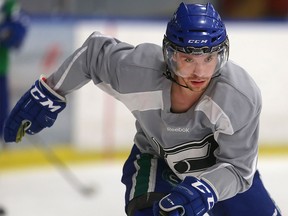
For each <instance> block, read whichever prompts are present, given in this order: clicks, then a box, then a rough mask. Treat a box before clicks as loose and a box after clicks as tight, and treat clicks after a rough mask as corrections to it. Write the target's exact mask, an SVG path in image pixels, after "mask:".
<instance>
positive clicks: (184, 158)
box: [152, 134, 219, 175]
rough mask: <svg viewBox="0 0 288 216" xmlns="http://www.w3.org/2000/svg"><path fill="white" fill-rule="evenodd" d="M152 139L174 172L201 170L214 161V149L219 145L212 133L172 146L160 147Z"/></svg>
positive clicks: (186, 172) (183, 172) (184, 172)
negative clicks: (196, 139) (199, 138)
mask: <svg viewBox="0 0 288 216" xmlns="http://www.w3.org/2000/svg"><path fill="white" fill-rule="evenodd" d="M152 139H153V140H154V142H155V143H156V144H157V146H158V148H159V152H160V154H161V156H162V157H163V158H165V159H166V161H167V163H168V165H169V166H170V168H171V169H172V170H173V171H174V172H175V173H176V174H180V175H181V174H184V175H185V174H188V173H197V172H201V171H204V170H205V169H207V168H208V167H211V166H213V165H214V164H215V163H216V158H215V156H214V151H215V150H216V149H217V148H218V146H219V145H218V143H217V142H216V140H215V139H214V135H213V134H209V135H207V136H206V137H204V138H203V139H202V140H199V141H191V142H187V143H183V144H180V145H177V146H175V147H172V148H162V147H161V145H160V144H159V142H157V141H156V140H155V139H154V138H152Z"/></svg>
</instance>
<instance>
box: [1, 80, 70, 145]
mask: <svg viewBox="0 0 288 216" xmlns="http://www.w3.org/2000/svg"><path fill="white" fill-rule="evenodd" d="M65 107H66V100H65V98H64V97H62V96H61V95H59V94H57V93H56V92H55V91H54V90H52V89H51V88H50V87H49V86H48V85H47V84H46V83H45V78H44V77H41V78H40V79H39V80H37V81H36V82H35V85H33V86H32V87H31V88H30V90H29V91H27V92H26V93H25V94H24V95H23V96H22V97H21V98H20V100H19V101H18V103H17V104H16V105H15V107H14V108H13V110H12V111H11V113H10V115H9V117H8V119H7V120H6V123H5V125H4V140H5V142H20V141H21V139H22V137H23V136H24V135H25V133H28V134H35V133H38V132H39V131H41V130H42V129H44V128H46V127H51V126H52V125H53V124H54V122H55V120H56V118H57V115H58V113H59V112H61V111H62V110H63V109H64V108H65Z"/></svg>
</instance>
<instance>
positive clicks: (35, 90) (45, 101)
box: [30, 86, 61, 112]
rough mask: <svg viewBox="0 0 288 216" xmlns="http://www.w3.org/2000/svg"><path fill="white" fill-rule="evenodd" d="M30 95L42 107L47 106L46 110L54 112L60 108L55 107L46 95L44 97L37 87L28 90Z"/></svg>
mask: <svg viewBox="0 0 288 216" xmlns="http://www.w3.org/2000/svg"><path fill="white" fill-rule="evenodd" d="M30 93H31V95H32V96H33V97H34V98H35V99H36V100H39V103H40V104H41V105H42V106H44V107H45V106H47V107H48V109H49V110H50V111H51V112H55V111H57V110H59V109H61V106H59V105H58V106H57V105H56V106H55V105H54V104H53V101H52V100H50V99H49V98H48V97H47V96H46V95H44V94H43V93H42V92H41V91H40V90H39V89H38V88H37V86H34V88H32V89H31V90H30Z"/></svg>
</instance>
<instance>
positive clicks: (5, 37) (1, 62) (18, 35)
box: [0, 0, 27, 215]
mask: <svg viewBox="0 0 288 216" xmlns="http://www.w3.org/2000/svg"><path fill="white" fill-rule="evenodd" d="M26 27H27V17H26V16H24V15H23V14H22V12H21V11H20V7H19V4H18V3H17V2H16V0H5V1H3V0H0V145H1V147H4V142H3V125H4V121H5V119H6V118H7V115H8V113H9V96H10V95H9V81H8V71H9V52H10V50H12V49H18V48H19V47H20V46H21V44H22V42H23V39H24V37H25V35H26ZM4 214H5V210H4V209H3V207H0V215H4Z"/></svg>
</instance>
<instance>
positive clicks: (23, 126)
mask: <svg viewBox="0 0 288 216" xmlns="http://www.w3.org/2000/svg"><path fill="white" fill-rule="evenodd" d="M115 44H117V42H116V41H115V40H114V39H113V38H111V37H105V36H103V35H100V33H97V34H92V35H91V36H90V37H89V38H88V39H87V40H86V41H85V43H84V44H83V46H81V47H80V48H79V49H77V50H76V51H75V52H74V53H73V54H72V55H71V56H70V57H68V58H67V59H66V60H65V62H64V63H63V64H62V65H61V66H60V68H59V69H58V70H57V71H56V72H55V73H53V74H52V75H51V76H50V77H48V78H47V79H44V78H43V77H41V78H40V79H39V80H37V81H36V82H35V84H34V85H33V86H32V87H31V88H30V90H28V91H27V92H26V93H25V94H24V95H23V96H22V97H21V99H20V100H19V101H18V103H17V104H16V106H15V107H14V108H13V110H12V112H11V113H10V115H9V117H8V119H7V121H6V123H5V126H4V140H5V141H6V142H19V141H20V140H21V138H22V137H23V136H24V135H25V133H28V134H35V133H38V132H39V131H41V130H42V129H43V128H46V127H51V126H52V125H53V124H54V122H55V120H56V118H57V115H58V114H59V113H60V112H61V111H62V110H63V109H64V108H65V106H66V100H65V95H66V94H68V93H70V92H72V91H74V90H76V89H78V88H80V87H81V86H83V85H85V84H86V83H87V82H89V81H90V80H91V79H93V81H94V83H96V84H97V83H100V82H103V81H105V82H106V83H109V82H113V81H111V80H110V77H111V75H110V74H109V73H113V72H114V71H113V70H112V69H110V66H109V63H110V62H109V61H110V57H111V54H110V52H109V50H111V49H112V48H111V47H113V46H115ZM107 50H108V51H107ZM115 52H116V51H115ZM114 78H115V79H116V80H117V78H116V73H115V75H114Z"/></svg>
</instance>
